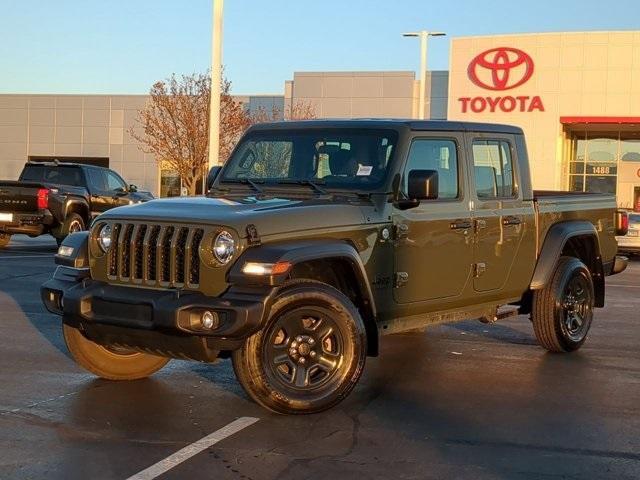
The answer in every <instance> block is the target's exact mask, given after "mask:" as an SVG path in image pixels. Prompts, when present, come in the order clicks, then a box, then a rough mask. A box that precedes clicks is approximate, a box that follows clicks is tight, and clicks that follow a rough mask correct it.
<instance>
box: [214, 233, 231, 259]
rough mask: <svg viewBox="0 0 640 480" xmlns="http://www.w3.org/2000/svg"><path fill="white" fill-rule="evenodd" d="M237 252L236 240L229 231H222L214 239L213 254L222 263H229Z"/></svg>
mask: <svg viewBox="0 0 640 480" xmlns="http://www.w3.org/2000/svg"><path fill="white" fill-rule="evenodd" d="M234 253H236V242H235V240H234V239H233V236H232V235H231V234H230V233H229V232H224V231H223V232H220V233H219V234H218V236H217V237H216V238H215V240H214V241H213V255H214V256H215V257H216V260H217V261H218V262H220V263H221V264H223V265H224V264H226V263H229V260H231V258H232V257H233V254H234Z"/></svg>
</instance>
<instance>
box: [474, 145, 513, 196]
mask: <svg viewBox="0 0 640 480" xmlns="http://www.w3.org/2000/svg"><path fill="white" fill-rule="evenodd" d="M473 167H474V168H473V170H474V173H475V184H476V193H477V195H478V198H479V199H490V198H503V197H512V196H514V194H515V189H514V182H513V159H512V158H511V148H510V145H509V143H508V142H506V141H504V140H474V141H473Z"/></svg>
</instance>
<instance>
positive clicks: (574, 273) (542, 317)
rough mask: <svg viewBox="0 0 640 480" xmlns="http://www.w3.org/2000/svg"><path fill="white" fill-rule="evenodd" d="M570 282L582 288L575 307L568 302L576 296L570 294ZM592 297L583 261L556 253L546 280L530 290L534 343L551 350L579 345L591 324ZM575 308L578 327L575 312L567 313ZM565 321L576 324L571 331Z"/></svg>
mask: <svg viewBox="0 0 640 480" xmlns="http://www.w3.org/2000/svg"><path fill="white" fill-rule="evenodd" d="M572 282H573V283H572ZM572 285H578V286H579V289H578V290H582V295H581V298H583V299H584V300H581V301H580V302H579V303H580V305H579V306H578V307H576V306H575V305H573V306H571V304H572V300H571V298H574V297H575V298H577V297H578V295H572V294H570V290H572V289H574V288H573V287H572ZM574 290H575V289H574ZM594 298H595V295H594V291H593V280H592V278H591V272H590V271H589V269H588V268H587V267H586V265H585V264H584V263H582V262H581V261H580V260H579V259H577V258H574V257H560V259H559V260H558V263H557V265H556V268H555V270H554V272H553V275H552V276H551V279H550V280H549V282H548V284H547V285H546V286H545V287H544V288H543V289H541V290H536V291H534V293H533V306H532V312H531V319H532V322H533V330H534V332H535V335H536V338H537V339H538V343H539V344H540V345H541V346H543V347H544V348H546V349H547V350H549V351H551V352H573V351H575V350H577V349H579V348H580V347H581V346H582V344H583V343H584V342H585V340H586V339H587V334H588V332H589V328H590V327H591V322H592V319H593V305H594ZM574 303H575V302H574ZM576 308H577V309H578V313H579V314H578V317H580V318H581V323H580V327H577V320H576V317H575V316H571V319H570V317H569V316H570V315H572V313H575V312H576ZM568 324H570V325H573V326H576V331H575V332H574V333H572V329H571V328H570V326H568Z"/></svg>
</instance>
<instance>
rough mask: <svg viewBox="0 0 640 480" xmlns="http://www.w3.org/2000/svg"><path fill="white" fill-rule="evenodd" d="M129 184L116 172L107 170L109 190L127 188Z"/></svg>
mask: <svg viewBox="0 0 640 480" xmlns="http://www.w3.org/2000/svg"><path fill="white" fill-rule="evenodd" d="M126 189H127V185H126V184H125V183H124V181H123V180H122V179H121V178H120V177H119V176H118V175H116V174H115V173H113V172H107V190H126Z"/></svg>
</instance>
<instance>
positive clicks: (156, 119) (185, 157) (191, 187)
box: [129, 73, 251, 195]
mask: <svg viewBox="0 0 640 480" xmlns="http://www.w3.org/2000/svg"><path fill="white" fill-rule="evenodd" d="M230 90H231V82H230V81H228V80H227V79H224V78H223V81H222V85H221V97H220V158H221V159H222V160H223V161H226V159H227V157H228V156H229V154H230V153H231V150H232V149H233V146H234V145H235V143H236V142H237V140H238V138H239V137H240V135H241V134H242V133H243V132H244V130H245V129H246V128H247V127H248V126H249V125H250V123H251V119H250V117H249V115H248V114H247V113H246V111H245V110H244V108H243V106H242V105H241V104H240V103H239V102H237V101H235V100H234V99H233V98H232V97H231V95H230V93H229V92H230ZM210 95H211V79H210V77H209V75H208V74H204V73H194V74H192V75H183V76H181V77H177V76H176V75H175V74H174V75H171V77H169V78H167V79H166V80H163V81H159V82H156V83H155V84H154V85H153V86H152V87H151V90H150V91H149V100H148V102H147V104H146V105H145V107H144V108H142V109H141V110H140V111H139V112H138V117H137V123H138V126H139V127H141V128H142V133H140V130H139V129H135V128H133V127H132V128H130V129H129V134H130V135H131V136H132V137H133V138H135V139H136V140H137V141H138V142H140V143H141V144H142V149H143V150H144V151H145V152H146V153H151V154H153V155H154V156H155V158H156V161H158V162H159V163H160V164H163V165H166V166H168V167H169V168H171V169H172V170H174V171H175V172H176V173H177V174H178V175H179V176H180V178H181V180H182V185H183V186H184V187H186V188H187V190H188V192H189V194H190V195H193V194H195V191H196V182H197V180H198V179H199V178H201V177H202V176H203V175H204V173H205V172H206V167H207V160H208V155H209V96H210Z"/></svg>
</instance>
